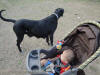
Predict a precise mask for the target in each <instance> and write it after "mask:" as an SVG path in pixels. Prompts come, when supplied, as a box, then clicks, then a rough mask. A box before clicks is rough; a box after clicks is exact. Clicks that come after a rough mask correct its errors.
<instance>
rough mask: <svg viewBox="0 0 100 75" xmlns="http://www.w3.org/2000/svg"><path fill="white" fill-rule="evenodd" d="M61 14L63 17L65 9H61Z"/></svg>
mask: <svg viewBox="0 0 100 75" xmlns="http://www.w3.org/2000/svg"><path fill="white" fill-rule="evenodd" d="M60 12H61V16H63V13H64V9H63V8H61V9H60Z"/></svg>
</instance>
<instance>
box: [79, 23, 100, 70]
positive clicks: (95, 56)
mask: <svg viewBox="0 0 100 75" xmlns="http://www.w3.org/2000/svg"><path fill="white" fill-rule="evenodd" d="M86 23H91V24H94V25H96V26H98V27H100V24H99V23H98V22H96V21H85V22H83V23H81V24H80V25H82V24H86ZM99 56H100V48H98V50H97V51H96V52H95V53H94V54H93V55H92V56H91V57H90V58H89V59H87V60H86V61H85V62H84V63H83V64H82V65H80V66H79V67H78V68H79V69H84V68H85V67H87V66H88V64H89V63H91V62H92V61H93V60H95V59H96V58H97V57H99Z"/></svg>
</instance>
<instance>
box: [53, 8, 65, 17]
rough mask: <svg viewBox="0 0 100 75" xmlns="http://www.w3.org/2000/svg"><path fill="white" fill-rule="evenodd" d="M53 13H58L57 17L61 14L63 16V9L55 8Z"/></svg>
mask: <svg viewBox="0 0 100 75" xmlns="http://www.w3.org/2000/svg"><path fill="white" fill-rule="evenodd" d="M54 13H56V14H57V15H58V17H61V16H63V13H64V9H63V8H57V9H56V10H55V12H54Z"/></svg>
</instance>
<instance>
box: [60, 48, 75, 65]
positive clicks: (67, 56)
mask: <svg viewBox="0 0 100 75" xmlns="http://www.w3.org/2000/svg"><path fill="white" fill-rule="evenodd" d="M73 58H74V53H73V51H72V50H71V49H67V50H64V51H63V53H62V54H61V60H62V61H64V62H65V63H69V62H71V61H72V60H73Z"/></svg>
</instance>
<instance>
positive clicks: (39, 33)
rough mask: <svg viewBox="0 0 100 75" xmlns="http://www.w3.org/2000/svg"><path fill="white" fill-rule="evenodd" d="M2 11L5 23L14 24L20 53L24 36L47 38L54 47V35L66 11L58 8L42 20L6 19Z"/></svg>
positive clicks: (0, 16) (0, 15)
mask: <svg viewBox="0 0 100 75" xmlns="http://www.w3.org/2000/svg"><path fill="white" fill-rule="evenodd" d="M3 11H5V10H1V11H0V18H1V19H2V20H3V21H7V22H12V23H14V26H13V30H14V32H15V34H16V37H17V44H16V45H17V47H18V49H19V51H20V52H22V50H21V47H20V44H21V42H22V41H23V38H24V35H25V34H26V35H28V36H29V37H32V36H35V37H37V38H46V42H47V43H48V45H49V39H50V44H51V45H53V35H54V32H55V30H56V28H57V24H58V19H59V18H60V17H61V16H63V13H64V9H63V8H57V9H56V10H55V12H54V13H53V14H51V15H50V16H48V17H46V18H44V19H41V20H28V19H20V20H14V19H6V18H4V17H3V16H2V14H1V13H2V12H3Z"/></svg>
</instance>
